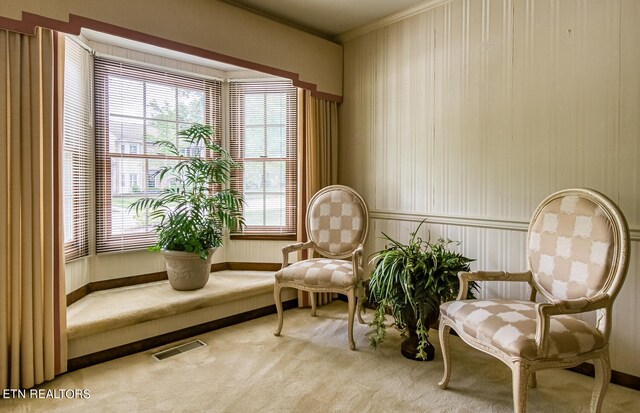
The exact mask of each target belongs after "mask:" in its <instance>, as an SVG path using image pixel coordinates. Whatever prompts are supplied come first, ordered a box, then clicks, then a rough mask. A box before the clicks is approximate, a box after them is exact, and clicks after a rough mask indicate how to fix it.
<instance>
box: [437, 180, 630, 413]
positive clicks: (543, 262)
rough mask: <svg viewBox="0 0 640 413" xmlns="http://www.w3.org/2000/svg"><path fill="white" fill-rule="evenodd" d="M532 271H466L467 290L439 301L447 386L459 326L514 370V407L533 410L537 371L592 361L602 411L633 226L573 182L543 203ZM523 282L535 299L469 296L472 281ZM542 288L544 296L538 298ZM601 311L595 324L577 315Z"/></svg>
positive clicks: (596, 407) (596, 406)
mask: <svg viewBox="0 0 640 413" xmlns="http://www.w3.org/2000/svg"><path fill="white" fill-rule="evenodd" d="M526 247H527V256H528V262H529V269H530V270H529V271H527V272H523V273H507V272H481V271H480V272H472V273H460V274H459V279H460V295H459V297H458V300H457V301H450V302H447V303H444V304H442V306H441V307H440V311H441V318H440V328H439V335H440V344H441V346H442V354H443V358H444V376H443V378H442V381H441V382H440V383H439V385H440V387H441V388H443V389H446V388H447V385H448V383H449V377H450V374H451V368H450V360H449V350H448V340H449V331H450V329H451V328H453V329H454V330H455V331H456V332H457V333H458V335H459V336H460V338H461V339H462V340H463V341H465V342H466V343H467V344H469V345H470V346H472V347H475V348H476V349H479V350H481V351H484V352H485V353H488V354H490V355H492V356H495V357H497V358H498V359H500V360H502V361H503V362H504V363H505V364H507V365H508V366H509V367H510V368H511V370H512V376H513V384H512V387H513V404H514V411H515V412H524V411H525V409H526V399H527V389H528V384H531V386H532V387H535V386H536V376H535V372H536V370H540V369H547V368H567V367H573V366H576V365H578V364H580V363H582V362H584V361H587V360H593V362H594V365H595V372H596V378H595V381H596V382H595V388H594V390H593V394H592V398H591V411H592V412H599V411H600V408H601V406H602V399H603V396H604V393H605V391H606V388H607V385H608V383H609V380H610V377H611V367H610V364H609V345H608V342H609V336H610V334H611V307H612V304H613V301H614V299H615V298H616V296H617V295H618V292H619V291H620V288H621V287H622V283H623V282H624V279H625V276H626V273H627V266H628V262H629V230H628V227H627V223H626V220H625V218H624V216H623V215H622V213H621V211H620V210H619V209H618V207H617V206H616V205H615V204H614V203H613V202H612V201H611V200H609V199H608V198H606V197H605V196H604V195H602V194H600V193H598V192H596V191H593V190H588V189H568V190H563V191H560V192H556V193H554V194H552V195H550V196H549V197H547V198H546V199H545V200H544V201H542V203H541V204H540V205H539V206H538V208H537V209H536V211H535V213H534V214H533V219H532V221H531V223H530V225H529V232H528V237H527V244H526ZM471 280H473V281H486V280H495V281H522V282H527V283H529V285H530V286H531V289H532V292H531V296H530V301H516V300H466V299H465V298H466V292H467V285H468V282H469V281H471ZM536 293H540V294H541V295H542V297H543V298H544V302H534V300H535V299H536ZM594 310H596V314H597V317H596V319H597V321H596V322H595V323H594V324H592V323H588V322H586V321H583V320H582V319H580V318H578V317H576V316H575V315H577V314H579V313H584V312H588V311H594Z"/></svg>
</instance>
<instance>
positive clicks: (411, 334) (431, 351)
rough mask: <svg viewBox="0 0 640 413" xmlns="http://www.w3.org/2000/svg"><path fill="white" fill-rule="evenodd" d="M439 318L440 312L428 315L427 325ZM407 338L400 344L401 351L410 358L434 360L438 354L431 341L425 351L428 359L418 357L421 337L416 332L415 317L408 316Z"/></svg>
mask: <svg viewBox="0 0 640 413" xmlns="http://www.w3.org/2000/svg"><path fill="white" fill-rule="evenodd" d="M436 320H438V312H436V313H434V314H430V315H429V316H428V317H427V320H426V322H425V324H426V325H428V326H430V325H433V323H435V322H436ZM407 334H408V335H407V338H406V339H405V340H404V341H403V342H402V344H401V345H400V353H402V355H403V356H405V357H406V358H408V359H410V360H415V361H430V360H433V358H434V357H435V354H436V349H435V347H433V345H432V344H431V343H428V344H427V348H425V352H426V353H427V358H426V359H421V358H419V357H418V346H419V345H420V338H419V337H418V333H416V320H415V316H414V317H407Z"/></svg>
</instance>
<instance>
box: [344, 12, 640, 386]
mask: <svg viewBox="0 0 640 413" xmlns="http://www.w3.org/2000/svg"><path fill="white" fill-rule="evenodd" d="M389 21H391V20H389ZM372 27H373V26H372ZM638 39H640V2H639V1H636V0H611V1H606V2H603V1H600V0H443V1H441V2H439V3H437V4H436V3H434V4H433V7H428V8H421V9H420V10H419V11H418V12H416V13H415V14H413V15H411V16H409V17H405V18H403V19H402V20H399V21H398V20H393V22H391V23H389V24H387V25H378V26H376V27H375V28H372V29H371V31H369V32H366V31H360V32H358V34H357V35H355V36H354V37H352V38H346V37H345V39H344V52H345V56H344V62H345V70H344V101H343V103H342V104H341V105H340V109H339V110H340V164H339V180H340V183H342V184H346V185H350V186H353V187H354V188H355V189H356V190H358V191H359V192H360V193H362V195H363V196H364V198H365V200H366V201H367V204H368V205H369V208H370V210H371V216H372V220H371V235H370V237H369V241H368V243H367V249H368V253H371V252H373V251H375V250H376V249H379V248H382V247H383V246H384V240H382V239H381V238H380V236H381V232H383V231H384V232H385V233H387V234H389V235H390V236H392V237H395V238H397V239H400V240H403V241H406V240H407V238H408V235H409V233H410V232H411V231H413V230H415V228H416V227H417V225H418V223H419V221H420V220H421V219H422V218H423V217H427V218H428V220H429V221H430V222H429V224H428V225H426V226H425V228H423V229H422V231H421V234H422V235H424V236H431V238H432V239H436V238H439V237H444V238H450V239H453V240H457V241H461V245H460V249H461V251H463V252H464V253H465V254H466V255H467V256H469V257H472V258H475V259H476V261H475V262H474V263H473V265H472V268H476V269H487V270H493V269H507V270H511V271H519V270H523V269H525V268H526V267H527V263H526V256H525V254H524V251H525V238H526V228H527V223H528V220H529V219H530V217H531V214H532V213H533V210H534V208H535V207H536V205H537V204H538V203H539V202H540V201H541V200H542V199H543V198H544V197H545V196H547V195H548V194H549V193H551V192H553V191H555V190H558V189H562V188H567V187H574V186H586V187H591V188H594V189H597V190H599V191H601V192H603V193H605V194H606V195H608V196H609V197H611V198H612V199H613V200H614V201H615V202H617V203H618V204H619V205H620V207H621V208H622V210H623V211H624V213H625V215H626V216H627V219H628V221H629V224H630V227H631V229H632V239H633V241H632V250H633V251H632V258H631V267H630V270H629V275H628V278H627V282H626V284H625V287H624V291H623V292H622V293H621V295H620V297H619V298H618V300H617V301H616V304H615V308H614V331H613V338H612V344H611V346H612V351H611V353H612V355H611V357H612V363H613V368H614V369H616V370H619V371H622V372H625V373H628V374H633V375H636V376H640V360H636V359H635V358H634V357H633V354H634V353H635V352H634V349H637V348H640V319H639V318H638V317H637V316H636V315H635V314H637V313H638V310H639V308H638V304H637V303H636V301H637V297H638V296H640V281H639V277H640V259H639V258H640V257H639V255H638V254H640V242H639V241H640V166H639V165H640V163H639V162H638V159H639V158H640V139H639V136H640V117H639V116H638V114H639V113H640V47H638ZM354 148H357V150H354ZM481 295H482V296H484V297H491V296H503V295H510V296H516V297H521V298H525V297H527V295H528V291H527V288H526V287H525V286H522V285H518V284H513V283H496V284H494V285H492V286H490V287H486V288H485V289H483V291H482V293H481Z"/></svg>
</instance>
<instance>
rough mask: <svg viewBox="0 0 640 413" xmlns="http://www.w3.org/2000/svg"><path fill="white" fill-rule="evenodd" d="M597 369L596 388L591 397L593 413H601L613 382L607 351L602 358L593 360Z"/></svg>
mask: <svg viewBox="0 0 640 413" xmlns="http://www.w3.org/2000/svg"><path fill="white" fill-rule="evenodd" d="M593 366H594V367H595V373H596V374H595V381H596V382H595V387H594V388H593V394H592V395H591V413H599V412H600V409H601V408H602V401H603V400H604V395H605V393H606V392H607V386H608V385H609V381H610V380H611V365H610V364H609V351H608V350H605V351H604V352H603V353H602V355H601V356H600V357H597V358H594V359H593Z"/></svg>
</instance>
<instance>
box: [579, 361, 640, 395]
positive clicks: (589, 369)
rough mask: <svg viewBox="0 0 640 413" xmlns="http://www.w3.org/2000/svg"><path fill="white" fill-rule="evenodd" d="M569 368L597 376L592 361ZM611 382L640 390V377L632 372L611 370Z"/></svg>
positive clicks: (586, 374)
mask: <svg viewBox="0 0 640 413" xmlns="http://www.w3.org/2000/svg"><path fill="white" fill-rule="evenodd" d="M569 370H571V371H574V372H576V373H580V374H584V375H585V376H590V377H594V376H595V367H594V366H593V364H591V363H582V364H579V365H577V366H575V367H572V368H570V369H569ZM611 383H613V384H617V385H620V386H623V387H628V388H630V389H634V390H640V377H637V376H632V375H631V374H627V373H623V372H621V371H616V370H611Z"/></svg>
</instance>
